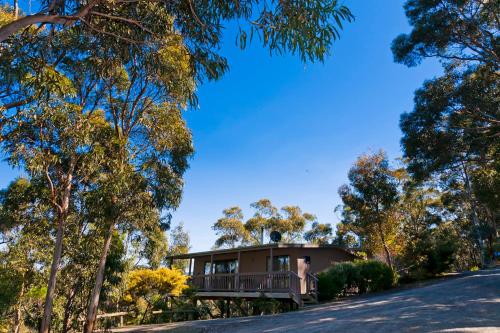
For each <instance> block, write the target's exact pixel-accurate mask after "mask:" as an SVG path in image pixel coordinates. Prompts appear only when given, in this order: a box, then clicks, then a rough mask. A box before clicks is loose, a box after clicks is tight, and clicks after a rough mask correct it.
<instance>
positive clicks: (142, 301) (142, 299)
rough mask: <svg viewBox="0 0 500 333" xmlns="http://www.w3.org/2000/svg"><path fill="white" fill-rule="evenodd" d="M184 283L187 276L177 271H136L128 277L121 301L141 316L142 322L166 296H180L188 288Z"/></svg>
mask: <svg viewBox="0 0 500 333" xmlns="http://www.w3.org/2000/svg"><path fill="white" fill-rule="evenodd" d="M186 281H187V276H186V275H184V274H183V273H182V272H181V271H179V270H177V269H169V268H159V269H156V270H152V269H138V270H135V271H132V272H131V273H130V275H129V279H128V284H127V289H126V291H125V295H124V297H123V300H124V301H125V303H129V304H132V305H133V306H134V308H135V311H136V312H137V313H138V314H142V319H141V322H144V320H145V319H146V318H147V315H148V314H150V312H151V311H152V310H153V309H154V308H155V307H157V306H160V305H161V303H162V302H164V300H165V298H166V296H167V295H169V294H172V295H180V294H181V293H182V291H183V290H185V289H186V288H188V286H187V285H186Z"/></svg>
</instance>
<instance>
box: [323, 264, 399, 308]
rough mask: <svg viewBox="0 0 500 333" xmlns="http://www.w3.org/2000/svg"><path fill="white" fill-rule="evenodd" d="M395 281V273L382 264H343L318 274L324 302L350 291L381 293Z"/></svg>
mask: <svg viewBox="0 0 500 333" xmlns="http://www.w3.org/2000/svg"><path fill="white" fill-rule="evenodd" d="M395 281H396V279H395V275H394V273H393V271H392V270H391V269H390V268H389V266H387V265H386V264H384V263H382V262H379V261H375V260H367V261H365V260H359V261H355V262H343V263H338V264H335V265H333V266H332V267H331V268H329V269H328V270H327V271H325V272H322V273H319V274H318V296H319V299H320V300H323V301H324V300H331V299H334V298H336V297H339V296H341V295H345V294H346V293H347V291H348V290H355V291H357V293H360V294H363V293H366V292H372V291H380V290H385V289H389V288H391V287H392V286H393V285H394V283H395Z"/></svg>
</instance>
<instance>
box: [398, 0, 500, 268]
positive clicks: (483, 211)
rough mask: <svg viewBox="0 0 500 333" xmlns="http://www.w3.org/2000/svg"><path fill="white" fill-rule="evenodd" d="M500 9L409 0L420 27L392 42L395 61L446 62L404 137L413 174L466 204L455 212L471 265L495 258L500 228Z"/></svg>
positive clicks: (408, 116)
mask: <svg viewBox="0 0 500 333" xmlns="http://www.w3.org/2000/svg"><path fill="white" fill-rule="evenodd" d="M499 10H500V5H499V3H498V1H487V2H484V1H479V0H465V1H452V0H447V1H417V0H409V1H407V2H406V4H405V11H406V15H407V17H408V19H409V21H410V24H411V26H412V31H411V32H410V33H409V34H403V35H400V36H399V37H397V38H396V39H395V40H394V42H393V45H392V51H393V54H394V58H395V60H396V61H397V62H400V63H403V64H406V65H407V66H415V65H417V64H419V63H420V62H421V60H422V59H423V58H425V57H435V58H438V59H440V60H441V61H442V62H443V65H444V75H443V76H441V77H438V78H434V79H432V80H429V81H426V82H424V84H423V87H422V88H420V89H419V90H417V92H416V93H415V107H414V110H413V111H412V112H409V113H404V114H403V115H402V116H401V121H400V127H401V129H402V132H403V138H402V140H401V141H402V146H403V150H404V155H405V157H406V158H407V159H408V163H409V164H408V170H409V171H410V173H411V174H412V176H413V177H414V178H415V179H416V180H418V181H425V180H428V179H432V178H435V177H439V178H440V180H441V182H442V184H444V185H442V188H443V190H444V192H446V196H447V198H448V200H450V201H452V200H453V201H454V202H455V205H456V207H460V208H459V209H452V210H454V211H455V212H454V213H457V212H458V214H455V220H456V224H457V227H458V228H459V229H461V233H462V234H467V237H468V240H467V241H464V242H462V243H471V241H472V244H471V245H469V249H468V250H469V252H470V253H472V255H469V257H472V258H471V259H470V260H469V264H465V265H463V266H469V265H470V261H474V260H475V259H474V258H473V257H475V256H479V257H483V253H485V257H486V259H487V257H490V258H491V257H492V256H493V250H492V246H493V244H494V243H495V239H496V237H497V233H496V232H495V230H498V219H497V218H496V216H498V209H499V208H498V204H497V203H498V201H499V200H498V186H496V187H495V186H494V184H496V183H498V181H499V180H498V178H499V177H498V163H497V160H498V157H497V156H498V151H499V147H500V142H499V140H498V135H497V134H498V122H499V113H498V110H499V109H500V98H499V96H500V90H499V84H498V82H499V76H498V68H499V66H500V58H499V55H498V41H499V39H498V38H499V37H498V15H497V13H498V11H499ZM483 245H486V247H487V250H486V251H483V250H482V248H483ZM462 252H464V253H465V252H466V251H462ZM481 261H482V262H483V263H484V260H481Z"/></svg>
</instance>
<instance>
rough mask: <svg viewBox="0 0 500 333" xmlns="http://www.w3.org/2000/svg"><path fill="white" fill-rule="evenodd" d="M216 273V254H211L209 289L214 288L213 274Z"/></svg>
mask: <svg viewBox="0 0 500 333" xmlns="http://www.w3.org/2000/svg"><path fill="white" fill-rule="evenodd" d="M213 273H214V254H213V253H212V254H210V275H209V277H208V278H209V280H208V281H209V283H208V287H209V289H212V274H213Z"/></svg>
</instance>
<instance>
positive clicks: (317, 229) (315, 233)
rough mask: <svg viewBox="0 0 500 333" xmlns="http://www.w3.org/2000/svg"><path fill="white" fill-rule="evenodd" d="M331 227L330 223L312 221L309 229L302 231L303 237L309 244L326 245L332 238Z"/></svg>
mask: <svg viewBox="0 0 500 333" xmlns="http://www.w3.org/2000/svg"><path fill="white" fill-rule="evenodd" d="M332 233H333V228H332V225H331V224H330V223H319V222H318V221H314V222H313V223H312V225H311V229H309V230H308V231H306V232H305V233H304V239H305V240H306V241H307V242H309V243H311V244H318V245H327V244H329V243H330V241H331V239H332Z"/></svg>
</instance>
